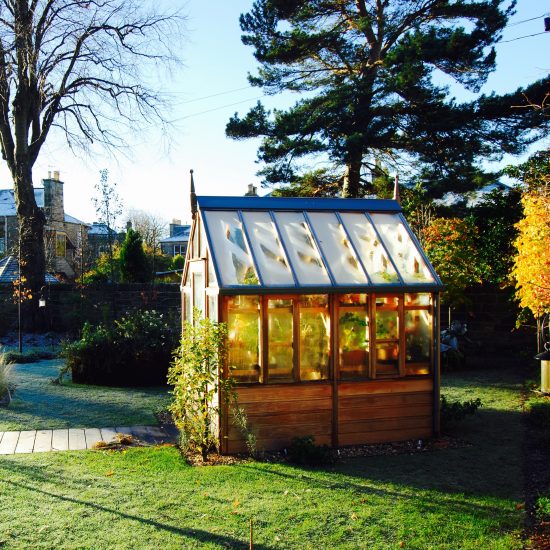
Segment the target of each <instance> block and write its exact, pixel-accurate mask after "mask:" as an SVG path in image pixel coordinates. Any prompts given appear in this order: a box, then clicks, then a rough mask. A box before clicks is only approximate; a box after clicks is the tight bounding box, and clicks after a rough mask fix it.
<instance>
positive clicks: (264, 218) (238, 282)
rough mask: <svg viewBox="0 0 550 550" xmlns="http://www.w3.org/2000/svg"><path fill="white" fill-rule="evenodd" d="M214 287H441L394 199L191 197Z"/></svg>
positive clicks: (319, 289)
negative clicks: (201, 227) (198, 215)
mask: <svg viewBox="0 0 550 550" xmlns="http://www.w3.org/2000/svg"><path fill="white" fill-rule="evenodd" d="M197 204H198V209H199V211H200V213H201V218H202V220H203V222H204V227H205V232H206V237H207V240H208V245H209V249H210V251H211V257H212V260H213V268H214V270H215V273H216V278H217V281H218V284H219V286H220V288H227V289H233V288H235V289H244V288H250V289H251V290H252V289H253V288H256V289H258V288H266V289H268V288H269V289H279V290H283V289H289V290H294V291H295V290H296V289H297V288H300V289H304V288H309V289H313V288H314V289H315V291H316V292H317V291H330V290H333V291H334V290H336V289H338V290H340V291H353V289H356V291H361V290H366V289H369V290H373V289H374V290H376V289H380V290H384V291H386V292H387V291H388V290H392V289H393V290H402V289H404V290H407V289H410V290H411V291H415V290H417V291H421V290H426V291H428V290H440V289H441V288H442V284H441V281H440V279H439V277H438V276H437V274H436V273H435V271H434V269H433V267H432V266H431V264H430V262H429V261H428V259H427V257H426V255H425V254H424V252H423V251H422V248H421V246H420V244H419V243H418V241H417V239H416V237H415V236H414V234H413V233H412V231H411V229H410V227H409V226H408V224H407V222H406V221H405V218H404V217H403V214H402V213H401V207H400V206H399V204H398V203H397V202H396V201H393V200H382V199H310V198H279V197H197Z"/></svg>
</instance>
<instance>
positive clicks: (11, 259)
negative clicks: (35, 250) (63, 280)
mask: <svg viewBox="0 0 550 550" xmlns="http://www.w3.org/2000/svg"><path fill="white" fill-rule="evenodd" d="M18 278H19V262H18V261H17V258H16V257H15V256H6V257H5V258H2V259H1V260H0V284H6V283H13V282H14V281H16V280H17V279H18ZM58 282H59V281H58V280H57V279H56V278H55V277H54V276H53V275H52V274H51V273H46V283H58Z"/></svg>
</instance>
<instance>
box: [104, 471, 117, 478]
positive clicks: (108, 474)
mask: <svg viewBox="0 0 550 550" xmlns="http://www.w3.org/2000/svg"><path fill="white" fill-rule="evenodd" d="M114 475H115V472H113V470H109V471H108V472H106V473H105V477H111V476H114Z"/></svg>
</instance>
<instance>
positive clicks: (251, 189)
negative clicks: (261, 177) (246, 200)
mask: <svg viewBox="0 0 550 550" xmlns="http://www.w3.org/2000/svg"><path fill="white" fill-rule="evenodd" d="M257 189H258V188H257V187H256V186H255V185H254V184H253V183H249V184H248V191H247V192H246V193H245V194H244V196H245V197H257V196H258V193H257Z"/></svg>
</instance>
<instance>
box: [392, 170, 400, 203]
mask: <svg viewBox="0 0 550 550" xmlns="http://www.w3.org/2000/svg"><path fill="white" fill-rule="evenodd" d="M393 200H394V201H397V204H401V195H400V194H399V175H398V174H395V182H394V185H393Z"/></svg>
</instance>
